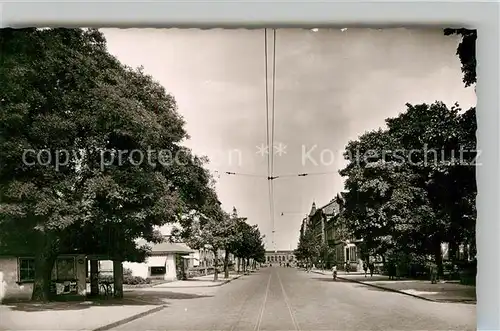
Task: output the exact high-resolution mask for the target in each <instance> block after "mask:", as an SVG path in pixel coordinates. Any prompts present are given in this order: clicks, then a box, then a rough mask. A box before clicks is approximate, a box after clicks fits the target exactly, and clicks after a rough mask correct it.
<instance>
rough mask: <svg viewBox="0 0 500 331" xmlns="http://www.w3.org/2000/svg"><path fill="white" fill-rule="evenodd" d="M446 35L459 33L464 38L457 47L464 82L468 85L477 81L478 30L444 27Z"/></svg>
mask: <svg viewBox="0 0 500 331" xmlns="http://www.w3.org/2000/svg"><path fill="white" fill-rule="evenodd" d="M444 34H445V35H446V36H450V35H459V36H461V37H462V40H461V41H460V43H459V44H458V47H457V55H458V57H459V58H460V62H461V63H462V73H463V74H464V76H463V82H464V84H465V86H466V87H468V86H471V85H473V84H475V83H476V40H477V30H469V29H464V28H461V29H444Z"/></svg>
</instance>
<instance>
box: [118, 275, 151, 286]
mask: <svg viewBox="0 0 500 331" xmlns="http://www.w3.org/2000/svg"><path fill="white" fill-rule="evenodd" d="M149 283H151V280H150V279H146V278H142V277H139V276H130V275H127V276H124V277H123V284H126V285H142V284H149Z"/></svg>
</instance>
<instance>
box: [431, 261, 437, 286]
mask: <svg viewBox="0 0 500 331" xmlns="http://www.w3.org/2000/svg"><path fill="white" fill-rule="evenodd" d="M430 273H431V284H436V283H437V266H436V264H435V263H434V262H431V265H430Z"/></svg>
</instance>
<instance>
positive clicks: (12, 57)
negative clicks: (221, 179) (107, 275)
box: [0, 29, 211, 299]
mask: <svg viewBox="0 0 500 331" xmlns="http://www.w3.org/2000/svg"><path fill="white" fill-rule="evenodd" d="M0 45H1V48H2V67H1V68H0V72H1V75H2V77H3V78H4V79H3V80H2V81H3V82H4V84H2V86H1V87H0V94H1V95H2V100H1V108H0V116H1V119H2V120H1V130H0V147H1V148H0V159H1V160H2V167H1V169H0V183H1V185H0V228H2V229H6V230H9V231H8V232H3V233H4V234H6V235H2V236H1V237H2V239H1V240H0V243H2V244H3V245H4V246H8V247H9V248H10V249H11V250H12V251H16V250H17V249H19V247H13V246H16V244H15V241H14V240H11V239H12V238H13V237H11V236H9V235H7V234H8V233H11V234H12V233H21V234H20V235H19V236H22V237H25V238H29V240H27V239H26V240H25V241H24V242H25V243H26V242H28V243H29V245H30V248H29V249H30V250H31V251H32V252H33V253H36V256H35V265H36V271H35V278H36V279H35V286H34V298H35V297H36V298H39V299H45V298H46V296H47V291H48V284H47V281H44V280H47V279H48V277H49V275H50V271H51V269H52V264H53V260H54V258H55V257H56V256H57V255H58V253H61V252H67V251H77V250H80V251H85V252H86V253H95V254H98V253H99V254H108V255H109V257H110V259H114V260H126V259H134V260H135V259H139V260H140V259H141V258H143V256H144V254H141V252H140V250H139V251H138V250H137V249H136V247H135V243H134V240H135V239H136V238H138V237H142V238H145V239H147V240H149V241H156V240H158V236H157V233H156V232H155V230H154V229H155V228H156V227H157V226H161V225H164V224H166V223H169V222H174V221H177V220H178V219H179V217H180V215H182V214H184V213H186V212H187V211H188V210H190V209H192V208H195V207H197V206H200V205H203V204H205V202H206V201H207V200H209V199H210V198H211V196H210V195H211V191H210V187H209V186H210V176H209V173H208V172H207V170H206V169H205V168H204V164H205V160H204V159H203V158H199V157H197V156H195V155H193V154H192V152H191V151H190V150H189V149H188V148H186V147H183V146H182V142H183V141H184V140H185V139H187V138H188V135H187V133H186V132H185V129H184V121H183V119H182V117H181V116H180V115H179V113H178V112H177V105H176V102H175V99H174V98H173V96H171V95H170V94H168V93H167V92H166V91H165V89H164V88H163V87H162V86H161V85H160V84H159V83H158V82H156V81H154V79H153V78H152V77H151V76H148V75H146V74H145V73H144V71H143V70H142V69H141V68H139V69H132V68H129V67H126V66H125V65H123V64H121V63H120V62H119V61H118V60H117V59H116V58H115V57H113V56H112V55H110V54H109V53H108V52H107V49H106V41H105V38H104V36H103V35H102V34H101V33H100V32H99V31H97V30H95V29H43V30H42V29H19V30H14V29H2V30H1V31H0ZM17 246H19V245H17Z"/></svg>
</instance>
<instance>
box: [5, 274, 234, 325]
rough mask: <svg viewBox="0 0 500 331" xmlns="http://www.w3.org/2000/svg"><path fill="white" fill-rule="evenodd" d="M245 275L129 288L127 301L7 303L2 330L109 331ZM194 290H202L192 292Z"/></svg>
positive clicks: (124, 299)
mask: <svg viewBox="0 0 500 331" xmlns="http://www.w3.org/2000/svg"><path fill="white" fill-rule="evenodd" d="M242 275H243V274H240V275H238V274H235V273H232V274H230V278H229V279H224V274H222V275H221V274H219V281H217V282H214V281H213V275H208V276H202V277H195V278H191V279H189V280H185V281H174V282H170V283H162V284H157V285H153V286H150V287H131V288H125V289H124V298H123V299H113V298H110V299H96V300H92V301H85V302H81V301H66V302H50V303H45V304H39V303H32V302H13V303H10V304H9V303H5V304H4V305H0V330H2V331H3V330H6V331H7V330H12V331H14V330H15V331H21V330H26V331H28V330H47V331H49V330H72V331H105V330H109V329H112V328H115V327H117V326H119V325H122V324H125V323H128V322H130V321H132V320H135V319H138V318H141V317H143V316H146V315H149V314H153V313H156V312H157V311H160V310H162V309H164V308H166V307H168V306H169V305H170V304H171V302H172V301H175V300H185V299H191V298H203V297H210V296H212V295H213V292H214V290H216V289H215V288H214V287H216V286H221V285H223V284H226V283H228V282H230V281H232V280H234V279H237V278H239V277H241V276H242ZM194 287H196V288H198V290H196V289H189V288H194ZM211 288H213V289H212V290H210V289H211ZM183 289H186V290H183Z"/></svg>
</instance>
